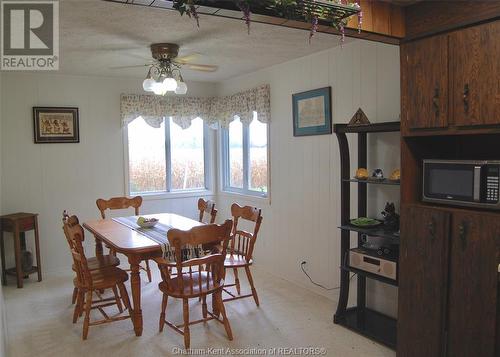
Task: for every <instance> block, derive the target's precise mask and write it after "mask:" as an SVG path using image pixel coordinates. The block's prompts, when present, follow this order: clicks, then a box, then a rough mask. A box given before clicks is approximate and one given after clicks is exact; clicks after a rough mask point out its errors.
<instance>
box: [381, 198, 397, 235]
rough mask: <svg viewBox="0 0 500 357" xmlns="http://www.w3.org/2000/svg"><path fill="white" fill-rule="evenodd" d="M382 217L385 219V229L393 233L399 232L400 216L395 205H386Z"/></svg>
mask: <svg viewBox="0 0 500 357" xmlns="http://www.w3.org/2000/svg"><path fill="white" fill-rule="evenodd" d="M382 216H383V217H384V226H385V228H387V229H390V230H393V231H399V214H397V213H396V207H395V206H394V203H389V202H387V203H386V204H385V208H384V211H383V212H382Z"/></svg>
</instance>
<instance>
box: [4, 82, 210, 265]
mask: <svg viewBox="0 0 500 357" xmlns="http://www.w3.org/2000/svg"><path fill="white" fill-rule="evenodd" d="M140 86H141V81H140V80H137V79H119V78H100V77H82V76H68V75H58V74H54V73H42V74H34V73H25V74H24V73H5V74H3V78H2V93H3V96H2V100H3V101H2V107H1V115H2V118H3V119H4V120H3V124H2V131H1V146H2V151H3V155H2V156H1V158H2V160H1V161H2V162H1V166H2V167H1V170H2V182H1V193H0V194H1V201H2V209H3V212H4V213H7V212H8V213H12V212H16V211H26V212H36V213H39V214H40V216H39V226H40V247H41V253H42V268H43V271H44V272H45V273H46V272H49V271H52V270H59V269H61V268H63V269H67V268H68V267H69V266H70V264H71V258H70V255H69V252H68V251H67V247H66V243H65V240H64V236H63V235H62V230H61V213H62V211H63V210H64V209H68V210H69V211H70V212H72V213H75V214H78V215H79V217H80V218H81V219H82V220H83V221H85V220H88V219H93V218H97V217H98V211H97V208H96V206H95V200H96V198H98V197H111V196H122V195H124V194H125V185H124V159H123V157H124V153H123V151H124V150H123V148H124V146H123V137H122V129H121V123H120V94H121V93H142V92H143V91H142V88H141V87H140ZM189 89H190V94H191V95H193V96H205V95H213V93H214V89H215V88H214V85H213V84H209V83H192V84H191V85H190V86H189ZM33 106H77V107H78V108H79V114H80V143H79V144H34V143H33V119H32V107H33ZM196 200H197V198H181V199H168V200H154V201H145V203H144V209H143V210H142V212H143V213H153V212H158V211H169V212H177V213H180V214H183V215H187V216H192V217H196V209H197V206H196ZM29 237H32V235H31V234H29V235H28V238H29ZM8 241H9V240H8ZM91 243H92V239H87V244H89V245H90V244H91ZM6 250H7V252H8V253H9V257H8V259H6V260H7V261H8V263H9V264H13V262H12V259H13V258H12V255H13V254H12V252H13V249H12V245H7V247H6Z"/></svg>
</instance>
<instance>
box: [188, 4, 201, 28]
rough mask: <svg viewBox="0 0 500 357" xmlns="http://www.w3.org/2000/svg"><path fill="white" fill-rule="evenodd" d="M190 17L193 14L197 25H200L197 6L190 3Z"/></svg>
mask: <svg viewBox="0 0 500 357" xmlns="http://www.w3.org/2000/svg"><path fill="white" fill-rule="evenodd" d="M188 15H189V17H191V16H193V18H194V19H195V20H196V26H198V27H200V16H199V15H198V11H196V7H195V6H194V5H189V12H188Z"/></svg>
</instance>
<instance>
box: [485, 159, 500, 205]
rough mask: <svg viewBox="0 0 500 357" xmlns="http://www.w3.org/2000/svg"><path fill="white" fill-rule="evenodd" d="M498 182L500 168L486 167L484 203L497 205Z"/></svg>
mask: <svg viewBox="0 0 500 357" xmlns="http://www.w3.org/2000/svg"><path fill="white" fill-rule="evenodd" d="M499 180H500V166H498V165H489V166H488V167H487V176H486V201H487V202H488V203H497V202H498V200H499V194H498V189H499Z"/></svg>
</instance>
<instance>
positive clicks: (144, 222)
mask: <svg viewBox="0 0 500 357" xmlns="http://www.w3.org/2000/svg"><path fill="white" fill-rule="evenodd" d="M158 221H159V220H158V218H144V217H139V218H138V219H137V225H138V226H139V227H141V228H153V227H154V226H155V225H156V223H158Z"/></svg>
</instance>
